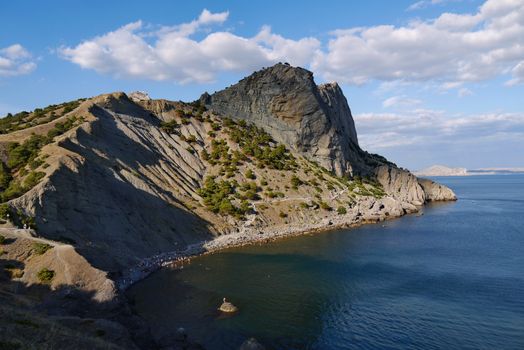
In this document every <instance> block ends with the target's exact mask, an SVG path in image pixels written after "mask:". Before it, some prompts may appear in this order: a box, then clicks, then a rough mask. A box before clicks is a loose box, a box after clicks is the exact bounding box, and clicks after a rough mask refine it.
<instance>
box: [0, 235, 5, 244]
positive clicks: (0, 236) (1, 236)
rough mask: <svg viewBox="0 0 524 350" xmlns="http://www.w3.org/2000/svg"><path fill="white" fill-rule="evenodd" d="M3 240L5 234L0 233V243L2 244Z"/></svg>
mask: <svg viewBox="0 0 524 350" xmlns="http://www.w3.org/2000/svg"><path fill="white" fill-rule="evenodd" d="M4 242H5V236H3V235H0V244H4Z"/></svg>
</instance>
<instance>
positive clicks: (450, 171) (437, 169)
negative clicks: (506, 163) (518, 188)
mask: <svg viewBox="0 0 524 350" xmlns="http://www.w3.org/2000/svg"><path fill="white" fill-rule="evenodd" d="M413 173H414V174H415V175H416V176H469V175H508V174H524V168H479V169H466V168H450V167H447V166H445V165H433V166H430V167H428V168H425V169H422V170H419V171H415V172H413Z"/></svg>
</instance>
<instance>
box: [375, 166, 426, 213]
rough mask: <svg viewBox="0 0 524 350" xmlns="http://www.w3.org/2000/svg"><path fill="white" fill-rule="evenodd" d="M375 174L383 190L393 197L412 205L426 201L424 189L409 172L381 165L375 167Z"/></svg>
mask: <svg viewBox="0 0 524 350" xmlns="http://www.w3.org/2000/svg"><path fill="white" fill-rule="evenodd" d="M375 174H376V177H377V181H378V182H379V183H380V184H381V185H382V187H384V190H385V191H386V192H387V193H390V194H391V195H393V196H394V197H395V198H397V199H399V200H401V201H403V202H408V203H411V204H413V205H422V204H424V202H425V201H426V194H425V191H424V189H423V188H422V187H421V186H420V184H419V182H418V179H417V177H416V176H415V175H413V174H411V173H410V172H408V171H405V170H401V169H398V168H395V167H392V166H387V165H382V166H379V167H377V168H376V173H375Z"/></svg>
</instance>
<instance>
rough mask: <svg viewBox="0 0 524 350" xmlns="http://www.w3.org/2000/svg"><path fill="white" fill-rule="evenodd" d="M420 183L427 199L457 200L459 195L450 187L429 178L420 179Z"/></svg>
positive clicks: (429, 200)
mask: <svg viewBox="0 0 524 350" xmlns="http://www.w3.org/2000/svg"><path fill="white" fill-rule="evenodd" d="M418 183H419V184H420V186H421V187H422V189H423V190H424V193H425V194H426V201H428V202H431V201H450V200H456V199H457V196H456V195H455V193H454V192H453V191H452V190H451V189H450V188H448V187H446V186H443V185H441V184H439V183H436V182H434V181H431V180H429V179H418Z"/></svg>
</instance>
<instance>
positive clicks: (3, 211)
mask: <svg viewBox="0 0 524 350" xmlns="http://www.w3.org/2000/svg"><path fill="white" fill-rule="evenodd" d="M8 215H9V216H12V213H11V207H10V206H9V204H7V203H3V204H0V219H2V220H7V216H8Z"/></svg>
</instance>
